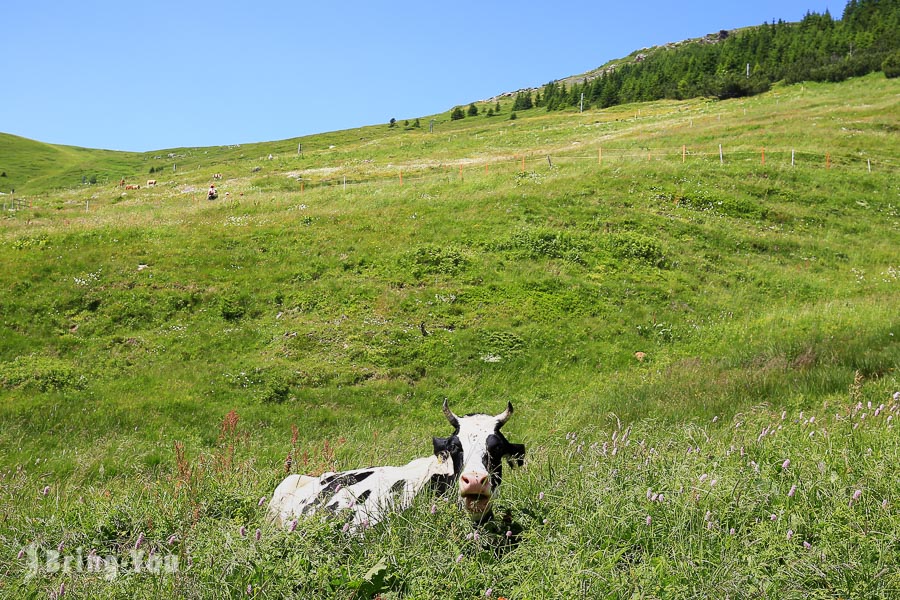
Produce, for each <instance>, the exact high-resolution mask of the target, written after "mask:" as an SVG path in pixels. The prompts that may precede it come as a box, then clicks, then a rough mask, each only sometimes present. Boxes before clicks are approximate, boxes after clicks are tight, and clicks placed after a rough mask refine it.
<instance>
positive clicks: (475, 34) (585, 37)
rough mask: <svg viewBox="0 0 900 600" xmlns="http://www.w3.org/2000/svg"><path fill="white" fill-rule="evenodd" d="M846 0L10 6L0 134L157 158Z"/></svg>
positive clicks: (538, 75) (437, 107)
mask: <svg viewBox="0 0 900 600" xmlns="http://www.w3.org/2000/svg"><path fill="white" fill-rule="evenodd" d="M845 4H846V2H845V1H843V0H840V1H839V2H831V3H829V2H824V1H822V0H756V1H754V2H737V1H735V2H732V1H730V0H702V1H699V2H691V1H686V2H676V1H673V0H665V1H662V0H647V1H644V2H598V1H596V0H593V1H576V2H547V1H541V2H535V1H531V0H523V1H519V2H514V3H507V2H499V1H493V2H491V1H488V2H471V1H468V2H467V1H465V0H461V1H457V2H434V1H429V2H425V1H423V2H410V1H406V0H400V1H395V2H379V1H377V0H370V1H368V2H366V1H356V0H345V1H343V2H326V1H321V2H307V1H303V0H294V1H290V2H282V1H269V0H261V1H258V2H230V1H228V0H223V1H220V2H208V1H206V0H202V1H195V0H179V1H177V2H171V1H169V0H155V1H153V2H149V1H141V0H136V1H131V0H117V1H115V2H112V1H97V0H84V1H82V2H67V1H63V0H53V1H48V0H10V2H6V3H4V6H3V8H2V9H0V14H2V26H0V131H2V132H4V133H12V134H15V135H20V136H23V137H28V138H32V139H36V140H39V141H43V142H50V143H57V144H69V145H74V146H84V147H90V148H109V149H114V150H139V151H144V150H159V149H164V148H173V147H180V146H213V145H224V144H235V143H248V142H256V141H270V140H278V139H285V138H291V137H296V136H302V135H307V134H311V133H320V132H325V131H333V130H338V129H348V128H353V127H358V126H361V125H371V124H376V123H385V122H387V121H389V120H390V119H391V118H392V117H394V118H397V119H400V120H402V119H407V118H409V119H412V118H415V117H418V116H425V115H429V114H434V113H437V112H441V111H444V110H447V109H449V108H452V107H453V106H454V105H457V104H468V103H469V102H471V101H475V100H480V99H483V98H488V97H491V96H493V95H495V94H499V93H501V92H506V91H514V90H517V89H520V88H524V87H531V86H538V85H542V84H544V83H546V82H548V81H550V80H553V79H560V78H563V77H566V76H568V75H574V74H578V73H582V72H585V71H588V70H590V69H592V68H595V67H597V66H599V65H601V64H603V63H605V62H606V61H608V60H611V59H614V58H619V57H621V56H625V55H627V54H628V53H630V52H631V51H633V50H636V49H639V48H642V47H647V46H652V45H656V44H664V43H666V42H672V41H678V40H681V39H685V38H689V37H698V36H701V35H704V34H707V33H712V32H715V31H718V30H720V29H732V28H736V27H743V26H747V25H758V24H760V23H762V22H764V21H768V22H771V21H772V20H773V19H774V20H777V19H784V20H785V21H799V20H800V19H801V18H802V17H803V15H804V14H806V12H807V11H814V12H824V11H825V10H826V9H829V10H830V11H831V14H832V16H833V17H834V18H836V19H837V18H840V16H841V14H842V13H843V9H844V6H845Z"/></svg>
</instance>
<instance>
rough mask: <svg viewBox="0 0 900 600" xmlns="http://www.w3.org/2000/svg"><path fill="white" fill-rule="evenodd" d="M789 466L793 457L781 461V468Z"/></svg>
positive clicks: (784, 468)
mask: <svg viewBox="0 0 900 600" xmlns="http://www.w3.org/2000/svg"><path fill="white" fill-rule="evenodd" d="M789 466H791V459H789V458H786V459H784V462H783V463H781V469H782V470H786V469H787V468H788V467H789Z"/></svg>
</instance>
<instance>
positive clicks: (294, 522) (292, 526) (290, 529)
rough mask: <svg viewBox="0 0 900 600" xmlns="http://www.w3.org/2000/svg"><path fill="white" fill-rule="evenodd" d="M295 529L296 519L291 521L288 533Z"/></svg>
mask: <svg viewBox="0 0 900 600" xmlns="http://www.w3.org/2000/svg"><path fill="white" fill-rule="evenodd" d="M295 529H297V519H294V520H293V521H291V524H290V525H289V526H288V531H294V530H295Z"/></svg>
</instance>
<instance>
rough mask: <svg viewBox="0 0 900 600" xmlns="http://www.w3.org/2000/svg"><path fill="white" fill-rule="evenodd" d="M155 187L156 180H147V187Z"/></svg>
mask: <svg viewBox="0 0 900 600" xmlns="http://www.w3.org/2000/svg"><path fill="white" fill-rule="evenodd" d="M154 185H156V180H155V179H148V180H147V187H153V186H154Z"/></svg>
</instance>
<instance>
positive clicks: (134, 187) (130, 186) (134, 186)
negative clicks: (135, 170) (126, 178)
mask: <svg viewBox="0 0 900 600" xmlns="http://www.w3.org/2000/svg"><path fill="white" fill-rule="evenodd" d="M125 189H126V190H139V189H141V186H139V185H138V184H136V183H129V184H128V185H126V186H125Z"/></svg>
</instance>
